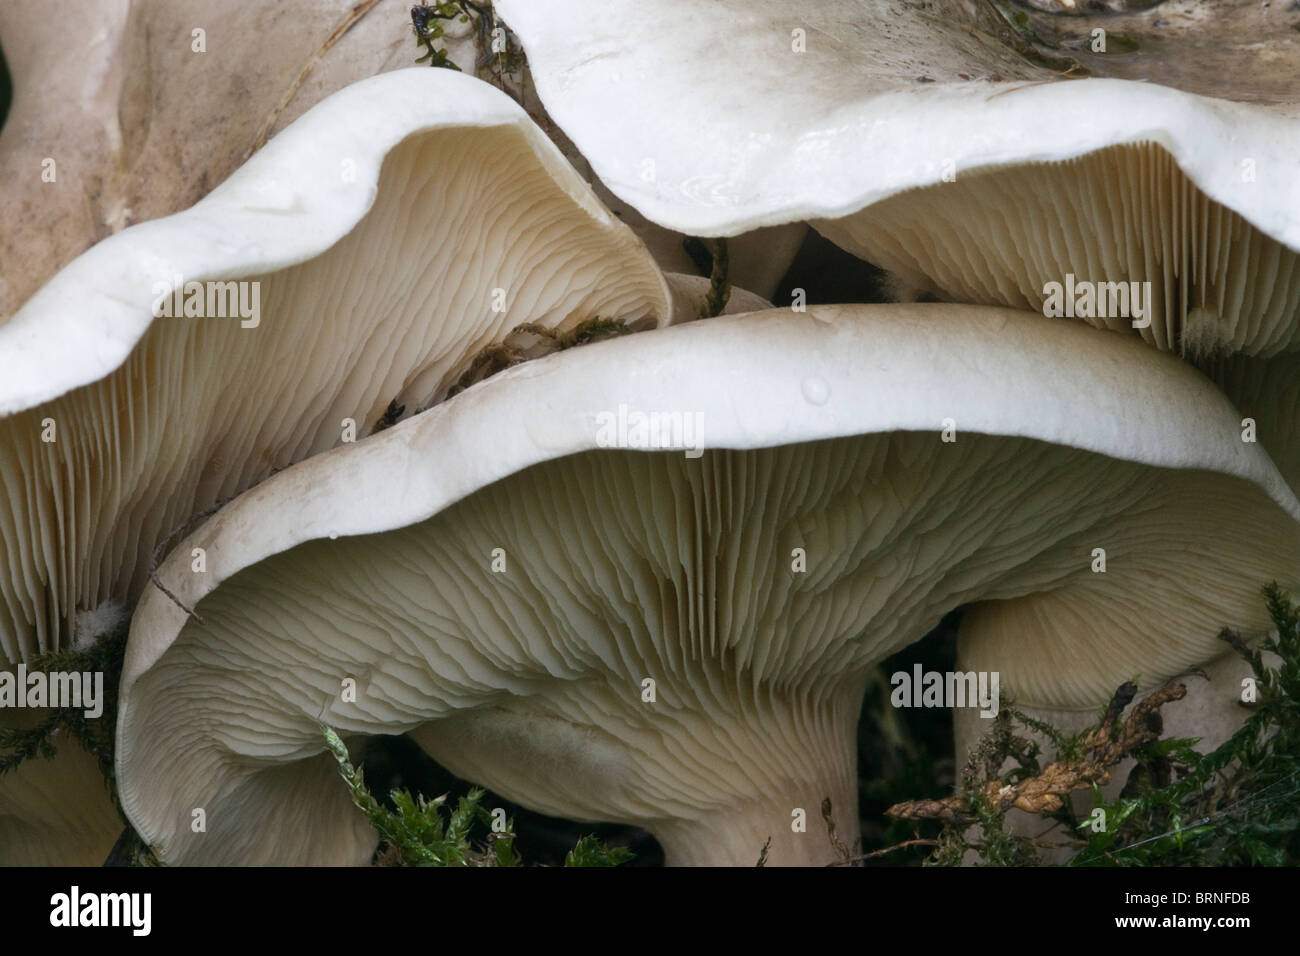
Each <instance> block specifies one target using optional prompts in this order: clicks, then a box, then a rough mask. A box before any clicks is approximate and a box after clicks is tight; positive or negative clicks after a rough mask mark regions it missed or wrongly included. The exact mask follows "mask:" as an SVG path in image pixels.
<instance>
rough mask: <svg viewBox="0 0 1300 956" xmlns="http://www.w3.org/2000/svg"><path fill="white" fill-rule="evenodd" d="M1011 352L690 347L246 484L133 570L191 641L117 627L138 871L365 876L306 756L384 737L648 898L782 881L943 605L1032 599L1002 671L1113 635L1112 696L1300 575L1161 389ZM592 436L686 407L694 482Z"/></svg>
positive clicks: (565, 369) (1196, 385) (1249, 489)
mask: <svg viewBox="0 0 1300 956" xmlns="http://www.w3.org/2000/svg"><path fill="white" fill-rule="evenodd" d="M1035 322H1036V320H1035V318H1034V317H1033V316H1029V315H1025V314H1023V313H1018V312H1014V311H1010V310H1003V309H980V308H973V307H958V306H936V305H916V306H887V307H885V306H874V307H873V306H856V307H833V308H812V309H810V310H809V311H808V313H807V314H806V315H799V314H793V313H791V312H789V311H784V310H782V311H771V312H765V313H757V314H750V315H745V316H739V317H725V318H718V319H714V320H710V321H708V322H698V323H691V324H687V325H683V326H679V327H675V328H671V329H665V330H661V331H656V332H651V333H647V334H645V335H638V336H633V337H628V338H622V339H616V340H613V341H609V342H603V343H598V344H594V345H590V346H587V347H584V348H581V349H575V350H570V351H567V352H563V353H560V354H558V355H554V356H551V357H548V358H545V359H540V360H538V361H535V362H532V363H529V364H527V365H524V366H521V367H519V368H516V369H511V370H509V371H507V372H504V373H502V374H500V375H498V376H495V377H493V378H491V379H488V380H487V381H485V382H483V383H481V384H479V385H477V386H475V387H473V388H471V389H469V390H468V391H466V392H464V393H463V394H461V395H458V396H456V397H455V398H453V399H452V400H450V401H448V402H446V403H444V404H442V405H440V406H438V407H436V408H433V409H431V410H430V411H428V412H427V413H425V414H423V415H420V416H418V417H417V418H415V419H413V420H411V421H408V422H404V423H402V424H400V425H398V426H397V427H395V428H393V429H390V430H389V431H387V432H385V433H383V434H380V435H377V436H374V437H373V438H369V439H367V440H366V441H364V442H361V443H359V444H357V445H355V446H350V447H347V448H341V449H336V450H334V451H331V452H327V453H325V454H323V455H320V456H317V457H316V458H314V459H312V460H311V461H309V462H304V463H302V464H301V465H299V466H296V467H294V468H291V469H288V470H286V471H284V472H282V473H280V474H278V475H276V476H274V477H273V478H271V479H270V480H268V481H266V482H264V483H262V484H260V485H259V486H257V487H256V488H254V489H252V490H251V491H249V492H247V493H246V494H244V495H243V496H242V497H240V498H239V499H237V500H236V501H234V502H232V503H231V504H230V505H228V506H227V507H226V508H224V509H222V510H221V511H220V512H218V514H217V515H216V516H214V517H213V518H212V519H211V520H209V521H208V522H207V523H206V524H205V525H204V526H202V527H201V528H200V529H199V530H198V531H197V532H195V533H194V534H193V535H192V536H191V537H190V538H189V539H188V540H187V541H186V542H185V543H183V544H182V545H181V546H180V547H179V548H178V549H177V550H176V552H174V553H173V555H172V556H171V557H169V558H168V560H167V561H166V563H165V564H164V565H163V567H162V568H161V569H160V576H161V579H162V580H163V581H164V582H165V584H166V585H167V587H168V589H169V590H170V591H171V592H172V593H173V594H174V595H175V596H176V598H177V599H178V601H179V602H181V603H183V604H185V605H187V606H188V607H190V608H193V609H194V613H195V614H196V615H197V616H196V617H191V616H190V615H189V613H188V612H187V611H186V610H185V609H183V608H182V607H180V606H179V604H177V603H176V602H174V601H172V600H171V599H169V598H167V597H166V596H164V595H163V594H162V593H161V592H159V591H157V590H155V589H150V590H149V591H148V592H146V594H145V595H144V596H143V597H142V599H141V601H140V604H139V606H138V609H137V612H136V615H135V617H134V619H133V623H132V630H131V636H130V641H129V644H128V650H127V657H126V662H125V667H124V672H123V681H122V704H121V708H120V711H119V713H120V718H119V724H118V751H117V753H118V781H119V785H120V788H121V796H122V801H123V805H124V808H125V810H126V813H127V815H128V816H129V818H130V819H131V820H132V822H133V824H134V825H135V826H136V828H137V830H138V831H139V832H140V833H141V835H142V836H144V837H145V839H146V840H147V841H148V842H149V843H150V844H151V845H152V846H153V847H154V849H155V851H156V852H158V853H159V854H160V855H161V858H162V859H163V860H165V861H167V862H173V863H191V862H205V863H218V862H221V863H265V862H277V863H340V862H349V863H361V862H365V861H366V860H367V859H368V858H369V853H370V851H371V850H372V849H373V846H374V844H375V839H376V838H375V836H374V834H373V833H372V832H371V831H370V830H369V829H368V826H367V824H366V822H365V820H364V818H363V817H361V816H360V815H359V814H357V813H355V811H354V810H353V809H352V808H351V805H350V803H349V797H348V794H347V792H346V789H345V788H344V787H342V785H341V784H335V785H334V786H333V787H330V786H327V785H326V781H328V780H329V779H330V778H331V777H332V775H333V773H334V768H333V766H332V763H331V758H330V757H329V756H328V755H327V754H325V753H324V745H323V741H322V739H321V736H320V732H319V727H318V721H324V722H326V723H328V724H330V725H331V726H334V727H336V728H337V729H338V730H339V731H340V733H342V734H344V735H345V737H347V738H351V739H354V740H355V739H356V738H358V737H364V736H367V735H371V734H377V733H403V732H410V733H411V734H412V736H413V737H414V739H416V740H417V741H418V742H419V743H420V744H421V745H422V746H424V747H425V748H426V749H427V750H428V751H429V752H430V753H432V754H433V755H434V756H435V757H436V758H437V759H438V760H440V761H441V762H443V763H444V764H445V765H446V766H447V767H448V768H450V769H451V770H453V771H454V772H456V773H458V774H461V775H462V776H466V777H468V778H470V779H474V780H476V781H477V782H480V783H483V784H485V785H487V786H489V787H491V788H493V789H494V790H496V791H497V792H500V793H502V794H503V795H505V796H507V797H510V798H511V799H515V800H517V801H519V802H521V803H523V804H525V805H528V806H531V807H535V808H537V809H539V810H542V811H544V812H551V813H564V814H566V815H569V816H571V817H576V818H579V819H615V820H622V821H625V822H634V823H637V824H639V825H642V826H645V827H647V828H648V829H649V830H650V831H651V832H652V833H654V834H655V835H656V836H658V837H659V838H660V840H661V842H663V843H664V845H665V850H666V852H667V854H668V859H669V862H700V861H702V860H708V861H711V862H719V861H721V860H730V861H733V862H742V863H752V862H753V859H754V858H756V855H757V851H758V849H759V847H760V846H761V845H762V842H763V835H764V834H771V835H773V836H774V837H775V838H776V842H775V843H774V846H773V856H772V857H771V859H773V861H774V862H781V861H782V860H784V861H790V860H794V859H799V858H803V859H807V858H808V856H807V855H804V856H802V857H801V854H809V853H811V852H812V851H810V850H807V849H801V848H800V847H799V846H797V844H798V843H799V838H798V836H797V835H790V833H789V830H790V826H789V824H790V814H791V809H792V808H794V807H804V808H811V809H810V810H809V812H811V813H814V814H815V810H816V807H817V806H818V803H819V801H820V798H821V796H823V795H833V796H834V797H835V806H836V807H839V808H841V810H840V812H841V813H843V812H846V811H847V812H848V813H849V814H850V816H851V815H852V810H853V808H855V807H856V801H855V799H854V789H855V771H854V767H853V745H854V740H853V734H854V727H855V723H856V717H857V712H858V706H859V703H860V699H861V693H862V687H863V678H864V675H865V673H866V671H867V669H868V668H869V667H870V666H872V665H873V664H874V663H875V662H877V661H879V660H881V659H883V658H884V657H886V656H887V655H889V654H890V653H892V652H894V651H897V650H898V649H900V648H902V647H904V646H906V645H907V644H909V643H911V642H913V641H915V640H918V639H919V638H920V637H922V636H923V635H924V634H925V633H926V632H927V631H928V630H929V629H930V628H931V627H932V626H933V625H934V624H935V623H937V622H938V620H939V619H940V618H941V616H942V615H943V614H944V613H946V612H947V611H949V610H950V609H951V608H953V607H955V606H958V605H963V604H968V603H971V602H979V601H1001V602H1012V601H1016V600H1022V599H1026V596H1029V598H1030V599H1032V596H1033V595H1035V594H1039V593H1049V594H1052V595H1056V596H1057V599H1058V600H1059V601H1060V602H1061V603H1062V605H1063V606H1064V608H1065V610H1066V611H1068V612H1070V613H1068V614H1063V615H1061V616H1058V617H1057V618H1055V619H1054V620H1052V621H1049V622H1048V623H1047V624H1046V625H1045V626H1046V627H1048V628H1049V629H1050V630H1049V631H1048V632H1047V636H1046V638H1044V637H1043V636H1042V635H1040V634H1038V633H1022V634H1021V635H1020V637H1021V640H1022V641H1025V642H1030V641H1034V640H1043V639H1046V640H1056V641H1058V642H1065V643H1070V642H1074V643H1077V644H1088V643H1090V642H1092V641H1093V640H1094V638H1095V639H1097V640H1098V641H1099V642H1101V641H1104V639H1105V638H1106V637H1107V635H1096V634H1095V633H1094V629H1093V627H1092V625H1091V620H1092V618H1091V616H1090V615H1091V614H1092V612H1093V610H1094V605H1095V603H1096V602H1097V601H1099V600H1107V601H1111V602H1113V603H1119V604H1123V605H1124V606H1125V607H1127V608H1128V609H1129V611H1130V613H1131V614H1132V615H1134V618H1133V619H1132V620H1130V622H1129V624H1130V628H1129V632H1128V638H1129V641H1130V644H1131V648H1130V649H1129V651H1128V654H1127V656H1126V657H1124V658H1123V659H1122V660H1120V661H1119V662H1118V663H1117V665H1116V666H1118V667H1121V668H1124V669H1125V672H1124V673H1123V674H1122V675H1121V677H1120V678H1119V679H1123V678H1124V677H1127V676H1129V674H1128V672H1127V668H1129V667H1130V665H1131V664H1132V663H1133V662H1134V660H1139V661H1140V663H1141V664H1142V669H1143V671H1144V673H1148V674H1158V673H1161V672H1167V671H1170V670H1177V669H1179V668H1181V667H1183V666H1185V665H1186V662H1187V661H1188V660H1205V659H1208V658H1209V657H1210V656H1213V655H1215V654H1217V653H1218V652H1219V647H1218V646H1217V642H1216V640H1215V636H1214V635H1215V633H1216V632H1217V630H1218V628H1219V626H1221V624H1222V623H1225V622H1230V623H1237V624H1241V625H1246V624H1250V623H1253V622H1254V621H1255V619H1256V618H1257V617H1259V616H1260V610H1259V608H1258V607H1257V606H1256V605H1257V604H1258V602H1257V601H1256V599H1255V596H1256V593H1257V586H1258V582H1259V580H1260V579H1261V576H1275V577H1284V576H1286V575H1287V574H1293V573H1294V570H1295V569H1296V568H1297V567H1300V562H1297V557H1300V525H1297V520H1298V519H1300V502H1297V501H1296V499H1295V497H1294V496H1293V495H1292V493H1291V492H1290V490H1289V489H1288V488H1287V486H1286V483H1285V482H1284V481H1283V479H1282V478H1281V476H1280V475H1278V473H1277V471H1276V469H1275V468H1274V466H1273V465H1272V463H1271V462H1270V461H1269V459H1268V457H1267V455H1265V454H1264V453H1263V452H1262V451H1261V450H1260V448H1259V446H1258V445H1250V444H1245V443H1242V442H1241V441H1240V440H1239V437H1238V431H1239V429H1238V413H1237V412H1236V410H1235V409H1234V408H1232V406H1231V404H1230V403H1229V402H1228V401H1227V400H1226V399H1225V398H1224V397H1223V396H1222V395H1221V394H1220V393H1219V392H1217V391H1216V390H1215V388H1214V387H1213V386H1212V385H1211V384H1210V383H1209V382H1207V381H1206V380H1205V379H1204V378H1203V377H1202V376H1200V375H1199V374H1198V373H1197V372H1196V371H1195V370H1193V369H1191V368H1190V367H1188V366H1186V365H1185V364H1183V363H1180V362H1178V361H1177V360H1175V359H1173V358H1171V357H1169V356H1165V355H1161V354H1159V353H1157V352H1155V351H1153V350H1150V349H1147V348H1144V347H1143V346H1141V345H1140V344H1139V343H1136V342H1132V341H1126V340H1124V339H1121V338H1119V337H1115V336H1107V335H1101V334H1099V333H1097V332H1095V331H1093V330H1090V329H1087V328H1085V327H1081V326H1077V325H1073V324H1068V323H1057V324H1053V325H1051V326H1049V327H1047V328H1046V329H1040V328H1038V327H1037V326H1036V325H1035ZM620 406H625V407H626V408H629V409H632V410H643V411H645V412H660V413H670V412H679V413H693V412H696V411H698V412H700V413H701V414H702V415H703V419H702V428H703V431H702V433H699V435H700V437H701V438H702V445H703V446H705V447H707V448H708V449H709V450H708V451H706V452H704V454H703V457H701V458H698V459H696V458H690V457H688V456H685V455H683V454H682V453H681V450H680V449H682V448H683V447H690V445H691V442H690V441H689V440H688V439H687V438H686V436H685V435H683V436H681V440H679V441H677V442H676V443H675V445H674V446H673V447H676V448H677V449H679V450H677V451H667V450H663V448H662V447H660V448H658V449H657V450H653V451H652V450H637V449H636V448H635V447H605V446H607V445H608V444H609V442H608V440H607V439H608V438H609V435H608V434H606V436H605V439H602V438H601V437H600V436H601V429H602V428H603V427H605V426H607V425H609V423H610V419H609V417H608V416H609V415H613V414H615V413H617V414H621V412H618V410H619V409H620ZM602 413H605V415H604V416H602ZM946 418H952V419H955V422H956V427H957V429H958V433H957V434H958V438H957V440H956V441H955V442H945V441H943V440H942V439H941V434H940V429H941V428H943V427H944V424H943V423H944V419H946ZM602 423H603V424H602ZM625 445H635V441H633V440H631V439H629V441H628V442H627V443H625ZM1096 546H1103V547H1107V548H1108V549H1111V551H1112V553H1113V555H1114V556H1113V557H1112V559H1111V561H1112V573H1110V574H1108V575H1105V576H1101V577H1102V578H1103V579H1104V580H1098V579H1097V577H1096V576H1094V575H1092V574H1091V573H1090V570H1089V565H1090V562H1091V560H1092V554H1091V549H1092V548H1093V547H1096ZM194 547H201V548H203V549H205V551H206V553H207V556H208V561H207V567H206V570H205V571H204V572H203V573H201V574H198V573H193V572H192V570H191V565H190V561H189V555H190V553H191V549H192V548H194ZM496 548H500V549H502V552H501V554H500V556H501V557H503V558H504V560H505V561H506V566H505V570H504V571H503V572H502V573H494V572H493V571H492V569H491V564H492V561H493V558H494V553H493V552H494V549H496ZM795 549H804V551H805V552H806V554H805V557H806V561H807V564H806V572H804V573H795V571H794V569H793V567H792V564H791V559H792V557H794V556H795V555H794V551H795ZM1174 562H1179V563H1181V566H1182V569H1183V570H1182V573H1181V574H1177V573H1174V572H1172V571H1169V570H1168V565H1170V564H1172V563H1174ZM1153 574H1155V575H1158V576H1159V581H1160V585H1161V586H1160V587H1157V588H1150V587H1149V581H1150V576H1151V575H1153ZM1179 582H1181V587H1178V586H1177V585H1178V583H1179ZM1147 594H1150V595H1151V602H1150V604H1149V605H1148V606H1145V607H1143V601H1144V600H1145V598H1144V595H1147ZM1072 596H1074V597H1075V598H1076V600H1075V601H1074V602H1073V603H1071V597H1072ZM977 606H978V605H977ZM1139 612H1140V613H1139ZM1037 625H1038V622H1035V626H1037ZM1106 646H1107V648H1108V649H1109V646H1110V645H1109V644H1107V645H1106ZM1011 663H1014V662H1011ZM1102 663H1104V660H1102ZM349 677H351V678H352V679H353V680H354V681H355V687H356V699H355V700H354V701H353V700H345V699H344V698H343V697H342V696H341V695H340V691H341V689H342V688H343V686H344V685H343V683H342V682H343V681H344V680H345V679H347V678H349ZM647 677H649V678H653V679H655V680H656V681H657V695H658V696H657V700H656V701H655V702H654V703H646V702H644V701H643V700H642V693H643V689H644V685H643V684H642V681H643V680H644V679H645V678H647ZM197 807H203V808H205V810H206V816H207V830H206V833H203V834H195V833H193V832H192V831H191V829H190V827H189V821H190V819H191V816H190V815H191V812H192V810H193V809H194V808H197ZM840 832H841V833H842V834H845V835H846V839H848V840H849V841H850V842H851V840H852V835H853V834H854V833H855V832H856V830H855V828H854V825H853V823H852V821H851V820H848V821H845V820H843V819H841V821H840ZM755 839H756V840H757V841H758V842H757V844H755V843H754V840H755ZM804 846H805V847H811V844H804Z"/></svg>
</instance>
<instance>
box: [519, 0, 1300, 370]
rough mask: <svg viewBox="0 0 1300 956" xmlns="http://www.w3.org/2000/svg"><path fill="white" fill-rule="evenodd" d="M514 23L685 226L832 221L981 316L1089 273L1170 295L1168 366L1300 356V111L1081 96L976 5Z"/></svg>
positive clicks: (853, 244)
mask: <svg viewBox="0 0 1300 956" xmlns="http://www.w3.org/2000/svg"><path fill="white" fill-rule="evenodd" d="M496 6H497V9H498V10H499V11H500V13H501V14H502V16H503V17H504V18H505V19H506V20H507V22H508V23H509V24H510V26H511V28H512V29H514V30H515V31H516V32H517V33H518V34H519V36H520V38H521V40H522V41H523V44H524V47H525V49H526V51H527V53H528V56H529V62H530V64H531V67H532V71H533V76H534V77H535V80H536V83H537V88H538V90H539V92H540V94H541V98H542V100H543V102H544V103H545V104H546V107H547V109H548V111H549V112H550V114H551V116H553V117H554V118H555V120H556V121H557V122H558V123H559V124H560V125H561V126H562V127H563V129H564V131H565V132H566V133H567V134H568V135H569V136H570V137H571V138H572V139H573V141H574V142H575V143H576V144H577V146H578V148H579V149H581V150H582V152H583V154H584V155H585V156H586V157H587V158H588V160H589V161H590V162H591V165H592V167H593V168H594V169H595V171H596V173H597V174H598V175H599V176H600V178H601V180H602V181H603V182H604V183H605V185H607V186H608V187H609V188H610V189H611V190H612V191H613V192H614V193H616V194H617V195H618V196H619V197H621V198H622V199H623V200H625V201H626V202H628V203H629V204H631V205H632V206H634V207H635V208H636V209H638V210H640V211H641V212H642V213H643V214H644V215H645V216H646V217H648V218H649V219H651V220H652V221H654V222H656V223H658V224H660V225H662V226H665V227H668V228H672V229H676V230H679V231H683V232H688V233H691V234H695V235H735V234H738V233H741V232H746V231H749V230H752V229H755V228H757V227H760V226H771V225H775V224H779V223H784V222H791V221H796V220H801V219H809V220H813V221H814V225H815V226H816V228H817V229H819V230H820V231H822V232H824V233H825V234H826V235H827V236H828V237H829V238H831V239H832V240H834V241H835V242H837V243H839V244H841V245H842V246H844V247H845V248H847V249H848V250H850V251H851V252H854V253H855V254H857V255H860V256H861V257H863V258H865V259H868V260H869V261H871V262H873V263H875V264H876V265H878V266H881V267H883V268H886V269H888V270H890V271H892V272H896V273H899V274H901V275H902V276H903V277H904V278H906V279H908V280H909V281H910V282H912V283H914V284H918V285H920V286H922V287H923V288H930V289H932V290H933V291H934V292H935V293H937V294H938V295H939V297H941V298H944V299H950V300H954V301H962V302H968V303H981V304H990V305H1008V306H1015V307H1021V308H1030V309H1034V310H1039V309H1041V307H1042V301H1043V287H1044V285H1045V283H1047V282H1050V281H1059V282H1064V281H1065V277H1066V275H1067V274H1073V275H1076V276H1078V278H1080V279H1085V280H1087V281H1089V282H1102V281H1111V282H1119V281H1151V282H1152V283H1153V289H1152V295H1153V296H1154V298H1155V302H1154V321H1153V322H1152V323H1151V325H1150V327H1148V328H1145V329H1143V330H1142V331H1141V334H1142V336H1143V337H1144V338H1145V339H1147V340H1148V341H1149V342H1151V343H1153V344H1156V345H1158V346H1160V347H1161V348H1167V349H1181V350H1184V351H1186V352H1189V353H1193V352H1201V351H1214V350H1217V349H1222V350H1244V351H1248V352H1251V353H1260V354H1269V353H1271V352H1274V351H1277V350H1279V349H1282V348H1297V347H1300V323H1297V321H1296V316H1297V314H1298V313H1300V261H1298V258H1300V257H1298V256H1297V250H1300V105H1298V101H1300V97H1297V98H1292V99H1291V100H1290V101H1289V102H1286V103H1267V104H1264V103H1252V104H1242V103H1233V102H1227V101H1224V100H1215V99H1209V98H1206V97H1203V96H1198V95H1194V94H1191V93H1186V92H1183V91H1180V90H1177V89H1171V88H1167V87H1160V86H1156V85H1154V84H1149V83H1139V82H1133V81H1129V80H1114V79H1087V80H1070V81H1065V80H1061V79H1060V78H1059V76H1057V75H1056V74H1055V73H1054V72H1052V71H1051V70H1048V69H1046V68H1044V67H1040V66H1037V65H1034V64H1032V63H1030V62H1029V61H1028V60H1026V59H1024V58H1023V57H1022V56H1020V55H1019V54H1017V53H1015V52H1014V51H1013V50H1012V49H1010V48H1009V47H1006V46H1003V45H1000V44H998V43H996V42H995V41H993V40H992V39H991V38H988V37H987V36H986V35H982V34H981V33H980V31H978V30H972V29H970V26H971V24H968V23H965V22H959V21H962V20H963V14H962V13H961V12H960V10H959V9H958V8H957V5H955V4H953V5H947V7H945V8H943V9H938V8H937V12H938V13H939V14H940V15H939V16H936V15H933V13H927V12H925V11H923V10H921V9H920V8H919V7H918V6H917V5H916V4H912V3H905V2H902V0H821V2H818V3H816V4H806V5H803V6H799V7H792V6H791V5H790V4H789V3H786V2H784V0H719V2H715V3H711V4H708V5H707V6H701V5H700V4H698V3H693V2H691V0H610V2H607V3H604V4H602V6H601V12H600V15H599V16H591V15H585V14H584V11H585V5H584V4H583V3H582V2H581V0H544V2H538V0H500V2H498V3H497V5H496ZM949 19H951V20H952V21H953V22H944V21H947V20H949ZM796 31H798V32H797V33H796ZM1216 42H1217V38H1216ZM800 45H802V52H800V51H799V48H800ZM1293 59H1296V60H1300V57H1293ZM1287 62H1290V61H1287ZM922 81H931V82H922ZM950 175H955V177H956V178H955V181H952V182H945V181H944V180H945V177H946V176H950ZM1094 321H1096V324H1099V325H1105V326H1107V327H1111V328H1117V329H1118V328H1122V329H1125V330H1128V329H1129V328H1130V321H1131V319H1130V318H1129V317H1128V316H1122V317H1119V318H1118V319H1114V320H1111V321H1104V320H1100V319H1098V320H1094Z"/></svg>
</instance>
